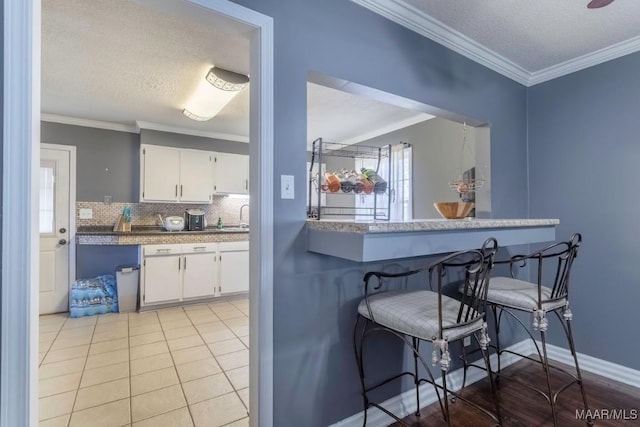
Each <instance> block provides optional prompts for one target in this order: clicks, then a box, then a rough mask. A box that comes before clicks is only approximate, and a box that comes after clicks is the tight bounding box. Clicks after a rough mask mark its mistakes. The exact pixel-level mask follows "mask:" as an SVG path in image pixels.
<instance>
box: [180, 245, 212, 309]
mask: <svg viewBox="0 0 640 427" xmlns="http://www.w3.org/2000/svg"><path fill="white" fill-rule="evenodd" d="M216 257H217V255H216V253H205V254H189V255H185V256H184V265H183V266H184V270H183V276H182V298H195V297H204V296H213V295H214V294H215V291H216V277H217V272H218V263H217V262H216Z"/></svg>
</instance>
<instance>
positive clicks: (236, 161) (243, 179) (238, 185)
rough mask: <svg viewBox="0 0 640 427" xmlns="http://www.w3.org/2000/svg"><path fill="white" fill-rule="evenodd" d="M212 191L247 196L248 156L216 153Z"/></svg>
mask: <svg viewBox="0 0 640 427" xmlns="http://www.w3.org/2000/svg"><path fill="white" fill-rule="evenodd" d="M213 169H214V173H213V177H214V178H213V179H214V182H213V184H214V190H215V192H216V193H223V194H249V156H245V155H243V154H229V153H216V155H215V160H214V164H213Z"/></svg>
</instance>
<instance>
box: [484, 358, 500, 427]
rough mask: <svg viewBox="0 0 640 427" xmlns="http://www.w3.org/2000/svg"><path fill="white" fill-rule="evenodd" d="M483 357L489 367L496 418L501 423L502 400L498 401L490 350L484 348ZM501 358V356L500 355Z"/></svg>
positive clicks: (490, 389)
mask: <svg viewBox="0 0 640 427" xmlns="http://www.w3.org/2000/svg"><path fill="white" fill-rule="evenodd" d="M480 350H481V352H482V357H483V358H484V364H485V366H486V368H487V375H488V376H489V391H490V392H491V396H492V397H493V404H494V405H495V407H496V418H497V419H498V425H502V424H501V422H502V421H501V420H502V416H501V414H500V402H499V401H498V390H497V389H496V384H495V383H494V381H495V379H496V378H495V377H494V376H493V372H492V371H491V360H490V359H489V350H488V349H487V350H482V349H480ZM498 360H499V357H498Z"/></svg>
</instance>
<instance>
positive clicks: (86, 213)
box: [78, 209, 93, 219]
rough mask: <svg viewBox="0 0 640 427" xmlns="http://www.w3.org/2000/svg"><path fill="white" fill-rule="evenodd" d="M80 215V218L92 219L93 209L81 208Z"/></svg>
mask: <svg viewBox="0 0 640 427" xmlns="http://www.w3.org/2000/svg"><path fill="white" fill-rule="evenodd" d="M78 216H79V217H80V219H92V218H93V209H80V212H78Z"/></svg>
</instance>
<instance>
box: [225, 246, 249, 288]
mask: <svg viewBox="0 0 640 427" xmlns="http://www.w3.org/2000/svg"><path fill="white" fill-rule="evenodd" d="M247 291H249V251H221V252H220V293H221V294H222V295H224V294H228V293H233V292H247Z"/></svg>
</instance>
